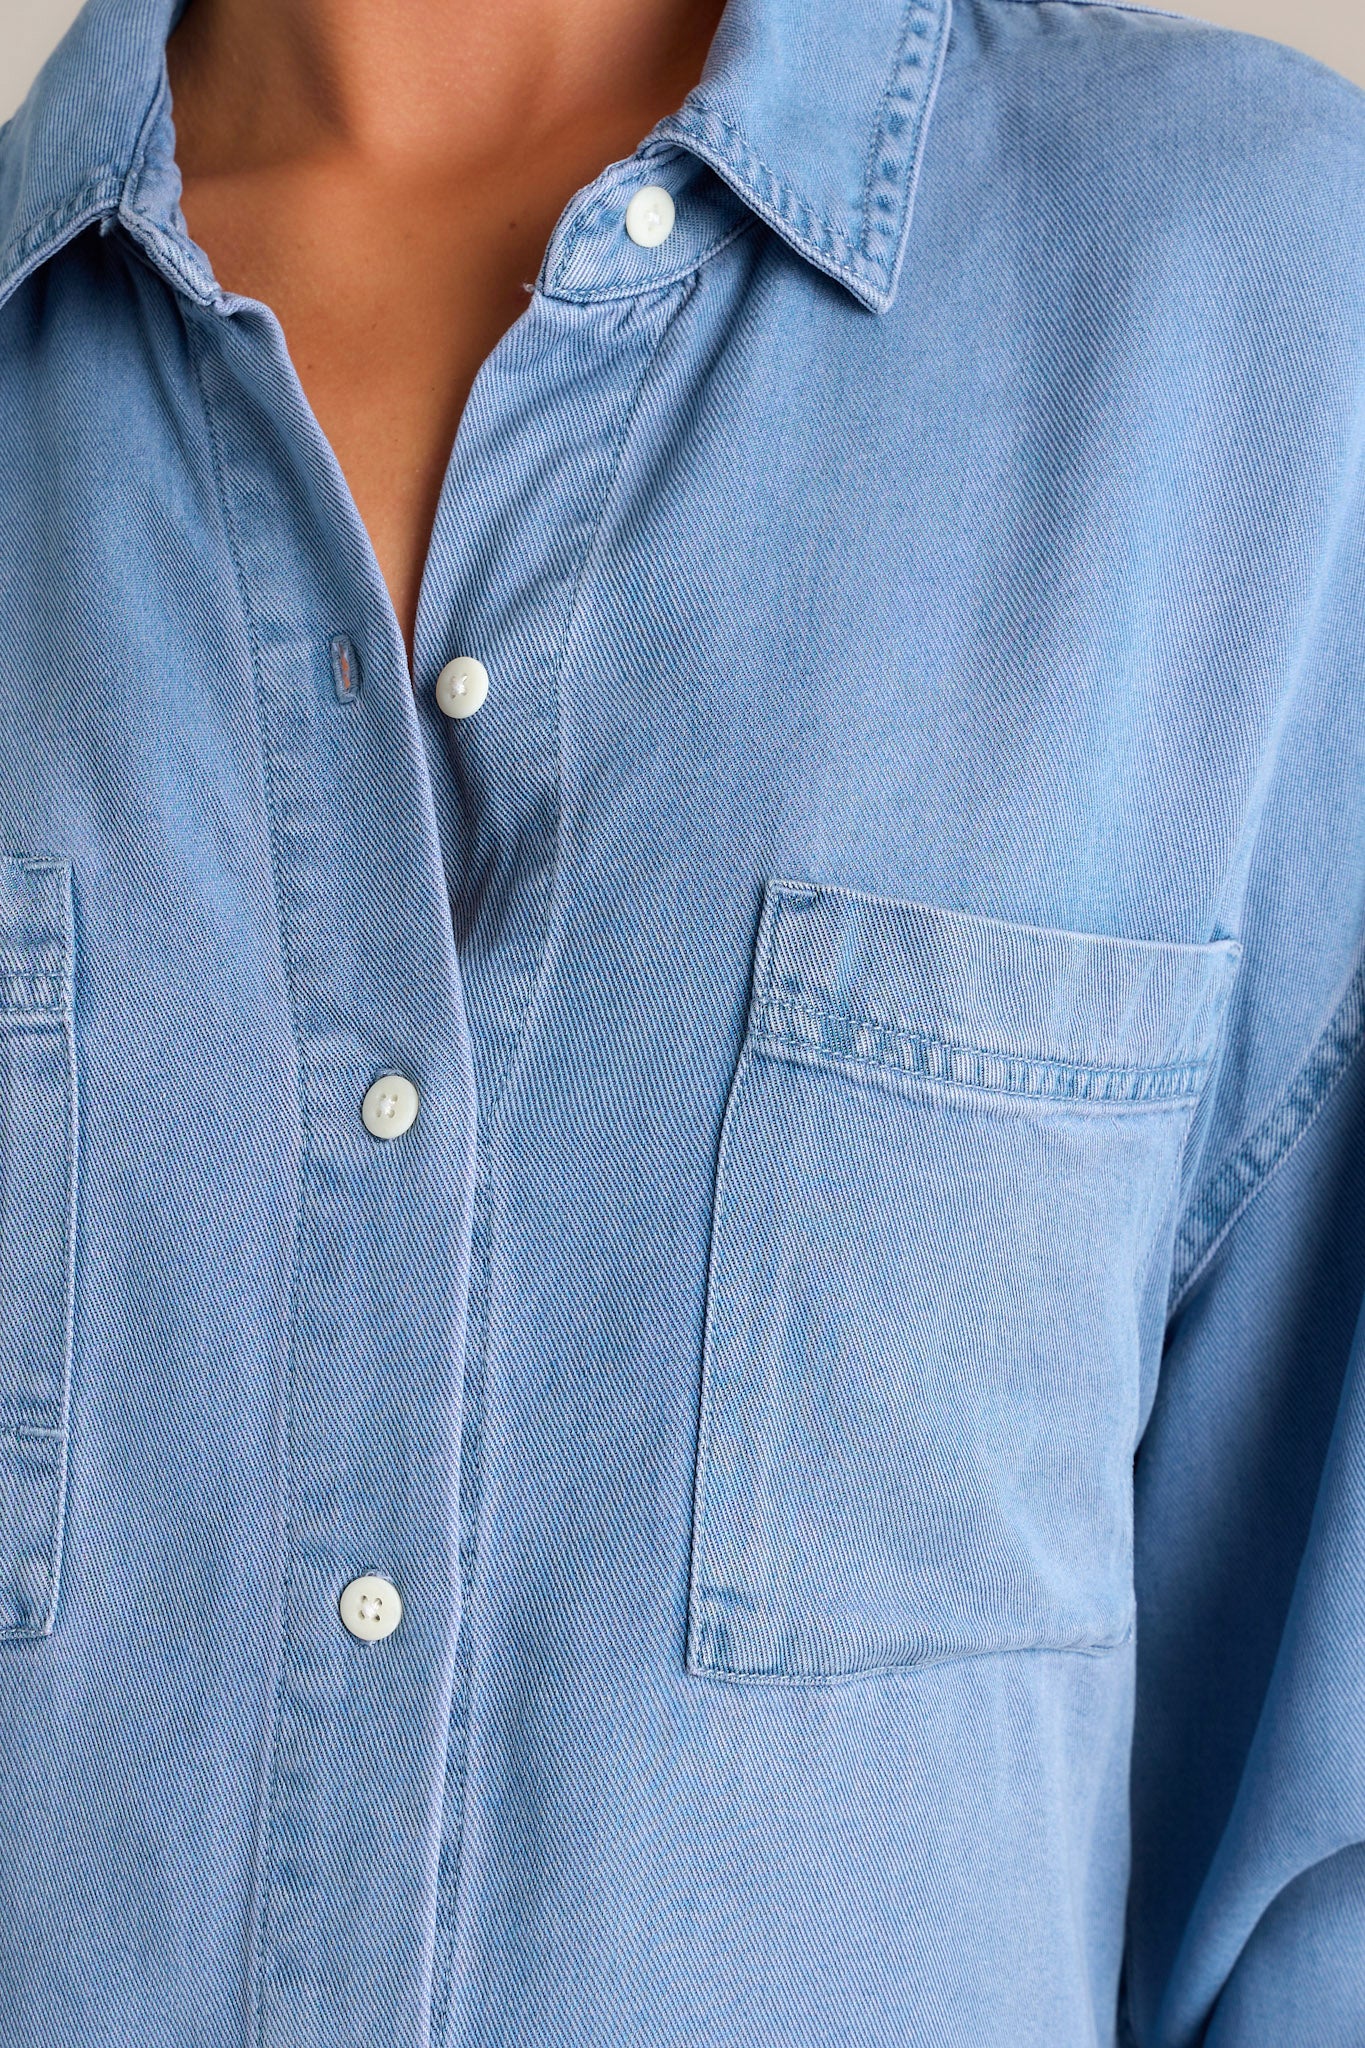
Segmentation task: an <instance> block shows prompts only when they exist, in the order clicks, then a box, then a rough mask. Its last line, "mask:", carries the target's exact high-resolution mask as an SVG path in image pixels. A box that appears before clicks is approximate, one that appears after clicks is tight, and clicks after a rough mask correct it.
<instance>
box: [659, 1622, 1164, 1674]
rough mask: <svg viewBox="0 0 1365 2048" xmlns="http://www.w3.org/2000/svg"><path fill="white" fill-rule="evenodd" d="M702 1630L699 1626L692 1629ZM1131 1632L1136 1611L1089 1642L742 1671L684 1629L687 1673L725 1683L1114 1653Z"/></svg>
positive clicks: (986, 1647)
mask: <svg viewBox="0 0 1365 2048" xmlns="http://www.w3.org/2000/svg"><path fill="white" fill-rule="evenodd" d="M696 1633H697V1634H700V1633H701V1629H700V1626H699V1628H698V1630H697V1631H696ZM1135 1633H1136V1615H1135V1614H1130V1617H1129V1622H1128V1626H1127V1628H1126V1629H1125V1630H1124V1631H1123V1633H1122V1635H1117V1636H1110V1637H1104V1638H1102V1639H1100V1640H1098V1641H1096V1642H1088V1643H983V1644H982V1645H981V1646H980V1647H979V1648H972V1649H961V1650H942V1651H936V1652H935V1653H934V1655H933V1656H931V1657H906V1658H902V1659H895V1660H893V1661H891V1662H890V1663H886V1664H859V1665H857V1666H855V1667H854V1668H853V1669H851V1670H848V1671H747V1670H744V1669H742V1668H741V1667H740V1666H738V1665H732V1664H704V1663H701V1662H700V1661H699V1660H698V1658H697V1656H696V1654H695V1652H694V1649H693V1640H692V1637H693V1632H692V1631H689V1637H688V1648H687V1660H686V1662H687V1672H688V1675H689V1677H692V1678H714V1679H718V1680H720V1681H721V1682H722V1683H724V1684H726V1685H781V1686H797V1687H800V1686H810V1685H819V1686H826V1685H851V1684H854V1683H855V1682H856V1681H857V1680H858V1679H860V1678H888V1677H891V1676H893V1675H898V1674H901V1673H904V1674H906V1675H910V1674H912V1673H914V1672H916V1671H935V1670H940V1669H942V1667H943V1666H944V1665H945V1664H967V1663H974V1662H975V1661H976V1660H977V1659H978V1658H980V1657H1088V1658H1092V1659H1095V1658H1098V1659H1103V1658H1105V1657H1110V1656H1113V1655H1114V1653H1115V1652H1116V1651H1118V1650H1122V1649H1124V1648H1125V1647H1126V1646H1127V1645H1128V1644H1130V1643H1131V1642H1132V1641H1133V1639H1134V1636H1135Z"/></svg>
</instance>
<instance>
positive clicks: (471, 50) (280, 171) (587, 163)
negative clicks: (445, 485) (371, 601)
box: [167, 0, 723, 659]
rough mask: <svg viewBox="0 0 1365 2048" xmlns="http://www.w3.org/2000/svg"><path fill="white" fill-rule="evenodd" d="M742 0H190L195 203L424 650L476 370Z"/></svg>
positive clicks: (210, 251)
mask: <svg viewBox="0 0 1365 2048" xmlns="http://www.w3.org/2000/svg"><path fill="white" fill-rule="evenodd" d="M722 4H723V0H403V4H402V5H401V6H399V5H395V4H393V0H191V4H190V6H189V7H188V8H187V9H186V12H185V13H184V15H183V16H182V17H181V20H180V22H179V23H178V24H177V26H176V29H175V31H174V33H173V34H172V36H171V38H170V42H169V44H168V47H167V62H168V65H169V69H170V80H171V91H172V99H173V111H174V118H175V127H176V156H177V161H178V163H179V166H180V171H181V175H182V178H183V180H184V191H183V196H182V206H183V209H184V213H185V218H186V221H187V223H188V225H189V229H190V233H191V234H192V235H193V237H194V239H195V240H196V241H197V242H198V243H199V245H200V246H201V248H203V249H204V250H205V252H206V253H207V255H208V257H209V259H210V261H211V263H212V264H213V268H214V271H215V274H216V275H217V278H218V281H219V283H220V284H221V285H223V286H224V287H225V288H226V289H228V290H230V291H234V292H240V293H244V294H246V295H247V296H249V297H251V298H255V299H259V300H261V301H263V302H264V303H265V304H266V305H268V306H269V307H270V308H271V310H272V311H273V312H274V313H275V314H276V316H277V317H278V319H279V321H280V324H281V326H282V328H283V330H284V335H285V340H286V342H287V344H288V347H289V352H290V356H291V358H292V360H293V363H294V366H295V369H296V370H297V372H298V375H299V380H300V382H301V384H302V386H303V389H304V393H305V395H306V397H307V399H308V401H309V404H310V405H311V407H312V409H313V412H314V415H315V416H316V418H317V421H318V424H319V426H320V427H321V429H322V432H323V433H324V434H325V435H326V437H327V439H328V441H329V442H330V443H331V446H332V448H333V450H334V452H335V454H336V456H337V460H338V461H339V463H340V465H341V468H342V471H343V473H344V475H345V477H346V480H347V483H348V484H349V486H350V489H351V494H352V496H353V498H354V500H355V504H356V509H357V511H358V512H359V514H360V517H361V519H362V521H363V522H364V524H365V526H366V528H367V530H368V532H369V535H370V539H371V542H372V544H373V546H374V551H375V555H376V558H377V560H378V563H379V567H380V570H381V572H382V574H383V576H384V580H385V582H386V584H387V585H388V589H389V594H390V596H391V598H392V600H393V605H394V610H395V612H396V614H397V618H398V623H399V627H400V630H401V632H402V635H403V640H404V643H405V645H406V647H407V649H408V654H409V659H411V649H412V636H413V625H414V621H415V616H416V611H417V595H418V590H419V587H420V584H421V577H422V565H423V562H424V560H425V557H426V551H427V545H428V542H429V539H430V534H431V527H432V521H433V518H434V516H435V511H436V501H437V497H438V495H439V492H440V487H441V480H442V477H443V475H444V472H445V468H446V463H447V461H448V459H449V455H450V449H451V444H452V441H453V438H454V435H455V430H456V427H457V425H458V422H459V417H460V413H461V411H462V410H463V407H464V403H465V399H466V398H467V396H468V393H469V388H470V385H471V384H472V382H473V380H474V377H475V374H476V372H477V371H478V369H479V366H480V364H481V363H482V362H483V360H484V359H485V357H486V356H487V355H488V354H489V352H490V350H491V349H492V348H493V347H494V345H495V344H496V342H497V341H498V340H499V338H500V337H501V336H502V334H503V333H504V332H505V331H506V330H507V328H508V327H510V326H511V324H512V323H513V321H515V319H516V318H517V316H518V314H519V313H520V312H521V311H522V310H523V309H524V307H525V305H526V303H527V292H528V290H529V288H530V285H531V283H532V281H533V280H534V278H535V275H536V272H537V271H538V269H539V267H540V260H541V257H542V255H543V253H544V250H545V246H546V244H547V242H548V241H549V238H550V235H551V232H552V230H553V228H554V225H555V222H556V220H557V219H558V217H559V214H560V213H561V211H562V210H563V208H564V206H565V204H566V203H567V202H568V200H569V199H570V198H571V197H572V196H573V194H574V193H575V192H576V191H578V190H579V189H580V188H581V187H582V186H583V185H585V184H588V183H589V182H590V181H591V180H592V179H593V178H594V177H596V176H597V174H598V172H599V171H601V170H602V169H603V167H604V166H605V165H607V164H608V163H611V162H613V161H615V160H616V159H617V158H620V157H624V156H628V155H629V154H630V153H631V151H632V150H633V149H634V148H635V147H636V145H637V144H638V143H639V142H640V141H641V140H642V139H643V138H644V137H645V136H646V135H647V134H648V133H649V131H650V129H651V128H652V127H653V126H654V124H655V123H656V122H657V121H658V120H660V119H661V118H662V117H663V116H664V115H665V114H668V113H672V112H673V111H674V110H675V109H676V108H677V107H678V106H679V105H680V103H681V101H682V100H683V98H684V96H685V95H686V93H687V92H688V90H689V89H690V87H691V86H693V85H694V84H695V83H696V81H697V79H698V78H699V76H700V74H701V68H702V64H703V62H704V60H705V56H706V52H707V49H708V48H709V45H710V42H711V39H712V37H713V35H714V33H715V28H716V24H717V22H718V20H719V18H720V13H721V7H722Z"/></svg>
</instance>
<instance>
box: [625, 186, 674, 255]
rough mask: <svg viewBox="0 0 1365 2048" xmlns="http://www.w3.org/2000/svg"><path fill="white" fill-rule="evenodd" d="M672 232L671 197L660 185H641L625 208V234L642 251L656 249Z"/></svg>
mask: <svg viewBox="0 0 1365 2048" xmlns="http://www.w3.org/2000/svg"><path fill="white" fill-rule="evenodd" d="M672 232H673V195H672V193H671V192H665V190H664V188H663V186H662V185H642V186H641V187H640V189H639V191H638V192H637V193H636V194H635V197H634V198H633V199H632V200H631V202H630V205H629V206H628V207H627V208H626V233H627V234H628V235H629V236H630V239H631V241H632V242H638V243H639V244H640V247H641V248H642V249H657V247H658V246H659V244H660V242H666V241H667V240H668V238H669V236H670V235H671V234H672Z"/></svg>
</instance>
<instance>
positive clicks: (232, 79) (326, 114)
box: [168, 0, 723, 176]
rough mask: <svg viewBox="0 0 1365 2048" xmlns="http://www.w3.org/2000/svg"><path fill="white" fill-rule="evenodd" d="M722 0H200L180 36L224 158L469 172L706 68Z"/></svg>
mask: <svg viewBox="0 0 1365 2048" xmlns="http://www.w3.org/2000/svg"><path fill="white" fill-rule="evenodd" d="M722 4H723V0H402V4H401V5H395V4H393V0H191V4H190V5H189V7H188V8H187V9H186V11H185V13H184V15H183V16H182V17H181V20H180V22H179V23H178V25H177V27H176V29H175V32H174V34H173V35H172V37H171V39H170V45H169V49H168V59H169V62H170V67H171V79H172V86H173V88H174V91H175V95H176V98H177V100H178V101H180V100H182V99H183V100H184V101H185V102H186V104H187V105H189V104H192V106H193V112H194V120H193V124H192V132H190V133H187V134H186V135H185V136H184V138H183V143H184V144H185V145H186V146H188V148H189V149H190V150H191V151H192V153H193V157H194V159H195V165H194V167H195V168H201V169H203V170H205V171H208V172H210V173H212V172H216V171H223V170H226V169H229V168H230V169H233V170H238V171H242V170H257V169H260V170H264V169H267V168H270V167H278V166H280V165H282V164H284V163H287V162H291V161H292V162H295V163H299V162H303V161H308V160H311V161H315V162H320V161H324V160H326V159H328V158H337V157H341V156H345V157H346V158H348V159H349V160H350V161H351V162H352V164H354V163H355V162H356V161H357V160H359V161H361V162H368V163H370V164H372V165H373V166H374V168H375V169H376V170H381V169H383V170H387V171H389V172H392V173H398V174H400V175H401V174H403V173H404V172H420V171H421V170H422V169H423V168H427V169H430V170H431V171H432V172H433V173H434V174H435V175H438V176H439V175H440V173H441V171H442V169H443V168H445V167H450V168H452V169H453V168H455V167H459V168H460V169H462V170H464V171H468V169H469V168H470V166H471V163H476V162H478V161H479V160H480V159H481V158H482V159H484V160H486V161H487V162H489V163H490V164H492V163H494V162H497V161H499V160H503V161H505V160H506V158H507V155H508V152H509V151H511V150H515V149H518V148H524V147H528V146H529V147H532V148H534V147H536V146H537V145H539V144H541V143H544V142H545V141H547V140H549V139H551V138H553V136H554V135H555V134H556V133H557V132H558V131H559V130H561V129H563V128H567V127H581V126H582V125H583V124H584V123H587V122H591V121H592V120H593V119H594V117H595V116H598V115H600V117H601V119H602V121H603V125H604V127H606V128H610V129H613V130H614V129H618V128H619V126H620V123H621V117H622V110H623V109H633V108H635V107H637V106H638V107H639V108H641V109H642V110H648V112H649V119H648V121H647V123H646V127H645V128H642V130H641V133H642V134H643V133H645V132H647V128H648V127H649V126H652V125H653V121H654V119H656V118H657V113H656V112H655V111H654V110H656V109H657V108H658V106H659V105H661V104H667V103H668V101H669V97H670V88H671V83H672V81H674V80H676V97H677V100H678V101H681V99H682V98H683V96H684V95H685V93H686V92H687V90H688V89H689V87H690V86H691V85H693V84H694V83H695V82H696V79H697V77H698V75H699V73H700V70H701V66H702V62H703V59H704V58H705V55H706V51H707V49H708V47H709V45H710V42H711V39H712V36H713V35H714V33H715V29H716V24H717V22H718V20H719V17H720V13H721V7H722Z"/></svg>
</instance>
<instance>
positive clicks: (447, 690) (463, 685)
mask: <svg viewBox="0 0 1365 2048" xmlns="http://www.w3.org/2000/svg"><path fill="white" fill-rule="evenodd" d="M487 695H488V670H487V669H486V668H485V667H484V665H483V663H482V662H481V661H475V659H474V657H473V655H472V654H457V655H456V657H455V659H454V661H448V662H447V663H446V665H445V667H444V668H443V669H442V670H441V673H440V674H439V675H438V676H437V678H436V702H437V703H438V704H439V705H440V707H441V709H442V711H444V713H445V715H446V717H447V718H468V717H469V716H470V715H471V713H473V712H475V711H477V710H478V708H479V706H480V704H482V702H483V700H484V698H485V697H486V696H487Z"/></svg>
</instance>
